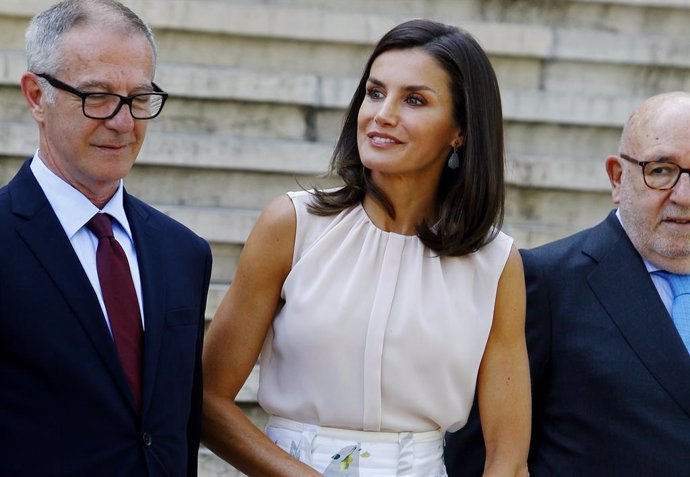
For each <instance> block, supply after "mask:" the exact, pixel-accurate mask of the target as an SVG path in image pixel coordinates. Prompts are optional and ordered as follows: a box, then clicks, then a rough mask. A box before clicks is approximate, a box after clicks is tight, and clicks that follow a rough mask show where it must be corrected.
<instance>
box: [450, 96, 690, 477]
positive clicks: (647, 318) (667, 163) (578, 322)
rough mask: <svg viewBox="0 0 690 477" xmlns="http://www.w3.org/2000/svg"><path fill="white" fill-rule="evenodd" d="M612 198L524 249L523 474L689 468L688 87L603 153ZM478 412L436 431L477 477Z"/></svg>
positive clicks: (676, 473) (456, 470) (638, 113)
mask: <svg viewBox="0 0 690 477" xmlns="http://www.w3.org/2000/svg"><path fill="white" fill-rule="evenodd" d="M606 172H607V173H608V176H609V179H610V181H611V185H612V188H613V193H612V196H613V202H614V203H615V204H617V205H618V209H617V210H614V211H612V212H611V214H609V216H608V217H607V218H606V220H604V221H603V222H602V223H600V224H599V225H597V226H595V227H593V228H591V229H588V230H585V231H582V232H580V233H578V234H576V235H574V236H572V237H569V238H566V239H563V240H560V241H557V242H554V243H551V244H547V245H545V246H542V247H538V248H535V249H532V250H522V251H521V254H522V260H523V263H524V267H525V277H526V284H527V323H526V327H527V340H528V347H529V354H530V365H531V372H532V380H533V406H534V412H533V417H534V420H533V429H532V445H531V452H530V460H529V466H530V474H531V476H532V477H544V476H558V477H582V476H588V477H633V476H634V477H659V476H664V477H671V476H673V477H684V476H690V354H689V352H688V350H689V349H690V94H688V93H684V92H683V93H680V92H678V93H668V94H662V95H659V96H654V97H652V98H650V99H648V100H646V101H645V102H643V103H642V104H641V105H640V106H639V107H638V108H637V109H636V110H635V111H634V112H633V114H632V115H631V116H630V119H629V120H628V122H627V124H626V125H625V128H624V129H623V134H622V137H621V141H620V145H619V151H618V154H616V155H612V156H609V157H608V158H607V159H606ZM481 448H482V446H481V432H480V429H479V421H478V419H477V417H476V414H475V416H474V418H473V419H471V421H470V423H469V424H468V426H467V427H466V428H465V429H462V430H461V431H460V432H459V433H456V434H454V435H449V436H448V438H447V448H446V460H447V463H448V475H449V476H450V477H470V476H480V475H481V468H482V465H483V456H481V455H480V454H481V452H480V451H479V449H481Z"/></svg>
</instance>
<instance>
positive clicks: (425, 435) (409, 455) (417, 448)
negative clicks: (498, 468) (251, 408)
mask: <svg viewBox="0 0 690 477" xmlns="http://www.w3.org/2000/svg"><path fill="white" fill-rule="evenodd" d="M266 435H267V436H268V437H269V439H271V440H272V441H273V442H274V443H275V444H277V445H278V447H280V448H281V449H283V450H284V451H285V452H288V453H289V454H290V455H291V456H293V457H295V458H296V459H298V460H300V461H302V462H304V463H305V464H307V465H309V466H311V467H312V468H314V469H316V470H317V471H318V472H321V473H322V474H323V475H324V476H325V477H394V476H395V477H447V474H446V469H445V466H444V464H443V434H442V433H441V432H440V431H431V432H401V433H395V432H365V431H352V430H349V429H338V428H332V427H320V426H315V425H312V424H303V423H301V422H296V421H291V420H289V419H285V418H282V417H277V416H271V418H270V419H269V421H268V424H267V425H266Z"/></svg>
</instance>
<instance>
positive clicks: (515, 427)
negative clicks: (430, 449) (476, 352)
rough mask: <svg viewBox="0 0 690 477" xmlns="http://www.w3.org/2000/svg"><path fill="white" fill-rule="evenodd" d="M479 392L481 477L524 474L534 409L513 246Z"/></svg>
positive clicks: (518, 266)
mask: <svg viewBox="0 0 690 477" xmlns="http://www.w3.org/2000/svg"><path fill="white" fill-rule="evenodd" d="M477 394H478V400H479V414H480V416H481V423H482V430H483V433H484V442H485V445H486V461H485V464H484V477H499V476H500V477H525V476H528V475H529V472H528V471H527V454H528V452H529V440H530V427H531V410H532V405H531V395H530V378H529V363H528V361H527V346H526V344H525V279H524V274H523V270H522V260H521V259H520V254H519V253H518V251H517V249H516V248H515V247H514V246H513V248H512V250H511V252H510V256H509V257H508V261H507V263H506V266H505V268H504V269H503V273H502V274H501V278H500V280H499V282H498V290H497V292H496V306H495V308H494V319H493V324H492V325H491V332H490V333H489V339H488V341H487V344H486V349H485V350H484V356H483V357H482V363H481V365H480V367H479V377H478V380H477Z"/></svg>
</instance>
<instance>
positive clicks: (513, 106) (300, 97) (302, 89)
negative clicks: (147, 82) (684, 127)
mask: <svg viewBox="0 0 690 477" xmlns="http://www.w3.org/2000/svg"><path fill="white" fill-rule="evenodd" d="M688 46H689V47H690V44H689V45H688ZM688 51H689V52H690V48H689V49H688ZM689 54H690V53H689ZM20 60H21V61H20ZM23 71H24V65H23V60H22V59H21V55H20V54H17V53H14V52H8V51H4V52H0V83H2V84H5V85H18V80H19V77H20V76H21V74H22V72H23ZM157 78H158V80H159V82H160V83H161V84H162V85H165V87H166V89H167V90H168V91H169V92H170V94H171V95H174V99H175V100H178V99H179V98H194V99H207V100H213V101H214V102H222V101H241V102H247V101H250V102H256V103H288V104H293V105H298V106H309V107H315V108H335V109H344V108H346V107H347V105H348V104H349V101H350V99H351V95H352V92H353V91H354V90H355V88H356V85H357V79H356V78H342V77H337V78H336V77H332V78H328V77H323V78H321V77H317V76H316V75H307V74H301V75H300V74H295V75H293V74H287V73H270V72H256V71H249V70H239V69H228V68H211V67H199V66H191V65H174V64H161V65H160V68H159V74H158V76H157ZM684 81H685V82H688V81H689V80H687V77H685V78H684ZM683 84H684V83H683ZM678 86H682V84H680V83H679V84H678ZM17 94H19V92H17ZM501 94H502V100H503V113H504V117H505V119H506V120H511V121H531V122H555V123H559V124H576V125H601V126H620V125H622V123H623V122H624V121H625V120H626V119H627V115H628V114H629V112H630V110H631V109H632V108H633V107H634V106H635V105H637V104H638V103H639V102H640V101H641V100H642V99H643V98H644V96H645V95H644V94H639V93H635V94H629V93H627V94H626V95H624V96H623V95H620V96H619V95H601V94H589V95H585V96H583V94H581V93H579V92H577V93H570V94H568V93H565V92H561V91H556V92H550V91H539V90H505V89H504V90H503V91H502V92H501Z"/></svg>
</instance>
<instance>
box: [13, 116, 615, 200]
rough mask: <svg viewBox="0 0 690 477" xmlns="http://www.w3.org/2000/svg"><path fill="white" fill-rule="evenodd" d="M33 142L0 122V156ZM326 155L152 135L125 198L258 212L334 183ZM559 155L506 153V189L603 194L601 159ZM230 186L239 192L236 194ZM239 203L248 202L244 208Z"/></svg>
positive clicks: (272, 145)
mask: <svg viewBox="0 0 690 477" xmlns="http://www.w3.org/2000/svg"><path fill="white" fill-rule="evenodd" d="M36 136H37V132H36V127H35V126H34V125H31V124H24V123H13V122H0V155H3V156H19V157H25V156H29V155H31V154H33V152H34V150H35V148H36V144H37V138H36ZM526 140H527V139H526ZM532 140H535V138H532ZM613 148H614V143H612V144H611V146H610V150H611V151H614V152H615V150H614V149H613ZM331 150H332V146H331V145H330V144H323V143H310V142H303V141H278V140H252V139H245V138H237V137H230V136H220V135H212V134H179V133H177V134H172V133H160V132H155V131H151V132H149V134H148V136H147V138H146V142H145V143H144V146H143V148H142V151H141V154H140V156H139V159H138V160H137V166H135V169H134V172H133V173H132V178H133V179H132V180H133V185H136V184H139V187H134V188H133V189H132V192H133V193H135V194H138V195H143V198H144V199H145V200H149V201H151V200H154V201H159V200H161V196H163V197H167V199H165V198H164V199H163V200H165V201H168V202H173V203H174V202H183V203H191V205H193V204H194V203H201V204H206V205H217V206H221V207H228V206H233V205H234V206H237V205H238V202H239V203H241V204H242V206H243V207H263V206H265V205H266V204H267V203H268V200H270V198H272V197H273V196H275V195H278V194H280V193H282V192H285V191H287V190H294V189H298V188H300V187H299V186H300V184H301V186H303V187H311V186H314V185H317V186H321V187H326V186H334V185H336V184H337V183H338V182H337V179H336V178H330V179H325V178H324V179H318V178H314V177H313V176H314V175H317V174H322V173H324V172H325V171H327V169H328V162H329V156H330V153H331ZM563 156H565V157H566V158H568V159H564V158H563V157H561V155H554V154H553V153H552V154H551V155H549V154H529V153H523V152H518V153H511V152H510V150H509V153H508V157H507V167H506V169H507V179H508V183H509V184H513V185H519V186H532V187H540V188H563V189H571V190H592V191H606V190H608V188H609V186H608V180H607V178H606V175H605V174H604V167H603V158H604V155H603V154H602V155H601V156H600V157H595V158H591V159H588V158H582V157H578V156H575V157H573V156H570V157H569V155H568V151H567V150H566V151H564V153H563ZM139 169H141V172H140V171H139ZM258 173H266V174H258ZM195 176H196V177H195ZM235 188H239V190H240V191H241V192H240V193H239V194H238V193H236V192H235ZM139 192H140V193H141V194H139ZM152 194H160V195H159V196H158V197H155V196H152ZM247 194H249V195H247ZM257 194H258V195H257ZM245 198H246V199H252V198H253V199H254V200H250V201H249V202H247V201H245V200H244V199H245ZM257 198H258V200H257ZM250 204H252V205H250Z"/></svg>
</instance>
